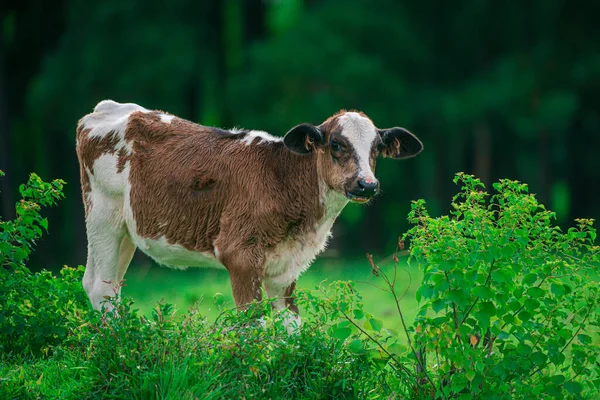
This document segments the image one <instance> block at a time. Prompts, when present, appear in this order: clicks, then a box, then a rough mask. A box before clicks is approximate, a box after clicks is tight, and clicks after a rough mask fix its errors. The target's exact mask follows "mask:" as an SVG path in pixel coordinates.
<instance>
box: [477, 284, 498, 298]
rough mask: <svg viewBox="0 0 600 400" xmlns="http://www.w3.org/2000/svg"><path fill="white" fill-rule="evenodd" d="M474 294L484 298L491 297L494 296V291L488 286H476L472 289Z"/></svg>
mask: <svg viewBox="0 0 600 400" xmlns="http://www.w3.org/2000/svg"><path fill="white" fill-rule="evenodd" d="M472 293H473V296H477V297H480V298H482V299H490V298H492V297H494V292H492V290H491V289H490V288H489V287H487V286H475V287H474V288H473V290H472Z"/></svg>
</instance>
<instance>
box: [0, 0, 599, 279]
mask: <svg viewBox="0 0 600 400" xmlns="http://www.w3.org/2000/svg"><path fill="white" fill-rule="evenodd" d="M343 3H344V4H343V6H341V5H340V1H339V0H319V1H316V0H227V1H208V2H207V1H189V0H172V1H171V2H170V3H169V7H167V8H165V7H164V5H163V4H162V3H159V2H148V1H141V0H103V1H96V2H90V1H87V0H55V1H52V2H44V1H40V0H35V1H34V0H20V1H8V2H7V1H4V2H2V7H0V27H1V28H0V65H1V67H0V168H6V169H7V170H9V169H8V168H10V171H11V176H10V178H12V179H13V180H14V181H13V182H15V184H14V185H13V184H10V183H8V182H6V183H3V185H5V186H4V187H3V188H2V191H3V196H2V197H1V198H0V207H2V208H3V210H7V209H9V208H12V203H13V202H14V198H16V197H17V195H18V193H17V190H16V189H17V186H18V185H17V183H18V182H21V180H24V179H26V178H25V177H26V176H27V174H28V173H29V171H31V170H35V171H38V172H39V173H41V174H42V175H58V174H60V176H63V177H65V179H66V180H67V181H68V182H71V183H72V184H71V185H69V187H67V188H66V190H67V199H66V200H65V203H64V204H65V207H64V208H61V209H60V210H56V211H53V212H52V213H50V214H49V216H50V219H51V220H53V226H54V227H55V228H58V229H59V230H60V232H61V235H53V236H51V237H49V238H48V239H47V241H46V242H45V243H44V244H43V245H42V246H41V248H40V249H39V252H38V253H36V255H34V257H36V258H34V261H35V262H34V264H40V265H42V264H43V263H44V262H47V261H52V262H53V263H55V264H57V265H60V263H68V264H71V265H77V264H78V263H82V262H83V260H85V235H84V224H83V213H84V212H83V206H82V204H81V199H80V197H79V187H78V186H79V185H78V184H77V183H76V182H77V181H78V179H79V178H78V176H79V169H78V167H77V164H76V158H75V157H74V147H75V144H74V137H75V132H74V131H75V125H76V122H77V120H78V119H79V118H81V116H82V115H84V114H85V113H88V112H90V111H91V110H92V109H93V107H94V105H95V104H97V103H98V102H99V101H100V100H102V99H106V98H110V99H114V100H116V101H121V102H130V101H131V102H137V103H140V104H143V105H145V106H146V107H150V108H159V109H163V110H166V111H169V112H171V113H174V114H177V115H180V116H182V117H184V118H188V119H191V120H193V121H195V122H199V123H202V124H209V125H210V124H216V125H218V126H221V127H224V128H229V127H232V126H242V127H246V128H250V129H263V130H267V131H270V132H272V133H273V134H276V135H283V134H284V133H285V132H287V130H289V129H290V128H291V127H292V126H294V125H296V124H299V123H301V122H311V123H315V124H318V123H320V122H322V121H323V119H324V118H326V117H327V116H329V115H331V114H332V113H334V112H336V111H338V110H339V109H341V108H358V109H362V110H363V111H365V112H366V113H367V114H368V115H369V116H371V117H372V118H373V120H374V122H375V123H376V124H378V125H379V126H380V127H381V128H384V127H390V126H395V125H400V126H405V127H406V128H408V129H410V130H412V131H413V132H415V133H416V134H417V135H418V137H419V138H421V139H422V140H423V142H424V144H425V151H424V152H423V154H421V155H419V157H417V158H416V159H414V160H410V161H407V162H395V161H392V160H381V161H380V162H378V166H377V170H378V171H377V175H378V177H379V178H380V180H381V184H382V189H383V196H381V197H379V198H377V200H376V201H375V203H374V206H373V207H359V206H356V205H350V206H348V207H347V208H346V209H345V210H344V212H343V213H342V215H341V216H340V219H339V221H338V222H337V223H336V229H338V231H339V234H336V241H335V242H334V243H333V245H334V246H335V247H336V248H337V249H339V250H340V251H343V252H344V254H348V253H352V252H354V253H355V254H353V255H357V254H360V253H362V252H364V251H366V249H368V250H369V251H373V252H383V249H387V251H388V252H389V251H391V250H393V248H394V246H395V241H396V240H395V237H396V236H397V235H398V234H399V233H400V232H403V231H405V230H407V229H408V224H407V223H406V219H405V216H406V214H407V213H408V212H409V211H410V208H409V204H410V200H411V199H414V198H424V199H426V200H427V204H428V208H429V210H430V212H432V213H433V214H435V215H438V214H439V213H440V212H447V210H446V208H445V206H447V204H446V202H444V201H443V199H446V198H448V197H449V196H450V195H451V193H452V192H453V190H454V188H453V186H452V184H451V179H452V175H453V173H454V172H455V171H459V170H460V171H468V172H469V173H475V174H477V176H479V177H480V178H481V179H482V181H483V182H484V183H486V184H489V183H491V182H492V181H494V180H496V179H497V178H499V177H504V176H510V177H515V178H516V179H519V180H521V181H524V182H529V183H530V185H531V191H532V192H535V193H537V194H538V198H539V199H540V200H541V201H543V202H544V203H545V204H548V205H549V206H550V207H551V208H552V210H554V211H555V212H556V213H557V217H558V222H559V223H560V224H561V226H566V224H567V223H568V221H570V220H571V219H572V217H573V216H576V215H585V216H596V217H599V216H600V200H599V199H600V190H599V189H598V185H594V184H593V183H594V182H598V181H599V180H600V176H599V171H600V157H597V156H596V153H597V149H598V148H600V134H599V131H600V117H599V116H598V110H599V109H600V56H599V55H598V46H597V43H599V42H600V28H599V27H600V25H599V24H598V21H597V19H596V17H595V16H596V15H599V14H600V2H598V1H569V0H549V1H531V2H526V3H525V4H523V3H522V2H519V1H513V2H504V3H498V2H495V1H481V0H463V1H460V2H459V3H457V2H435V3H432V2H423V1H420V0H405V1H398V0H378V1H377V2H376V4H374V2H372V1H367V0H345V1H344V2H343ZM39 38H43V40H40V39H39ZM2 214H3V215H5V216H7V215H8V213H7V212H6V211H3V212H2ZM11 217H12V215H11ZM53 217H54V218H53ZM390 232H393V234H390ZM74 243H76V244H77V246H74V245H73V244H74ZM44 265H45V264H44ZM32 267H35V265H32Z"/></svg>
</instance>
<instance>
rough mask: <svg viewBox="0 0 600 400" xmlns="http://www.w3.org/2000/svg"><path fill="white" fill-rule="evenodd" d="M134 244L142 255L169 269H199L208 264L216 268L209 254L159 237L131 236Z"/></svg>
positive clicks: (212, 257)
mask: <svg viewBox="0 0 600 400" xmlns="http://www.w3.org/2000/svg"><path fill="white" fill-rule="evenodd" d="M132 236H133V240H134V243H135V244H136V245H137V247H139V248H140V249H141V250H142V251H143V252H144V253H146V254H147V255H149V256H150V257H152V258H153V259H154V260H155V261H156V262H157V263H159V264H163V265H166V266H168V267H171V268H177V269H186V268H188V267H201V266H206V265H207V264H208V263H210V265H211V266H216V265H218V264H216V263H215V262H214V260H215V258H214V256H213V255H212V253H210V252H199V251H191V250H188V249H186V248H185V247H183V246H181V245H179V244H173V243H169V241H168V240H167V239H166V238H165V237H164V236H161V237H159V238H158V239H156V240H155V239H150V238H142V237H140V236H138V235H137V234H133V233H132Z"/></svg>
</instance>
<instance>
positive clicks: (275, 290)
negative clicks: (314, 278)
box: [265, 278, 302, 333]
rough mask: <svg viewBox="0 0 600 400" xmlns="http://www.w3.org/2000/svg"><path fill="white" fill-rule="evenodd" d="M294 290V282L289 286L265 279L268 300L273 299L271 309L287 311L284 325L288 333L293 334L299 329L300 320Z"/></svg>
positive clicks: (271, 279)
mask: <svg viewBox="0 0 600 400" xmlns="http://www.w3.org/2000/svg"><path fill="white" fill-rule="evenodd" d="M295 289H296V281H294V282H292V283H291V284H289V285H284V284H281V283H279V282H278V281H277V280H276V279H273V278H267V279H265V290H266V292H267V295H268V296H269V297H270V298H273V297H275V298H276V300H275V301H274V302H273V308H274V309H275V310H285V309H286V308H287V310H289V313H288V314H287V315H286V316H285V319H284V324H285V326H286V328H287V330H288V332H290V333H293V332H295V331H296V330H297V329H299V328H300V325H301V324H302V320H301V319H300V314H299V311H298V306H297V305H296V304H295V303H294V297H293V293H294V290H295Z"/></svg>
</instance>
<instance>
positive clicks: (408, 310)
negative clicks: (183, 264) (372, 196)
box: [122, 258, 422, 329]
mask: <svg viewBox="0 0 600 400" xmlns="http://www.w3.org/2000/svg"><path fill="white" fill-rule="evenodd" d="M142 261H144V260H142ZM376 261H377V259H376ZM383 261H384V262H383V263H380V264H379V266H380V268H381V269H382V270H383V271H384V272H386V273H388V274H390V275H393V269H394V265H393V261H392V260H391V259H390V260H389V261H385V260H383ZM421 277H422V274H421V272H420V271H419V270H418V268H416V267H414V266H411V267H409V266H407V265H406V263H402V262H401V263H400V264H399V265H398V270H397V283H396V289H397V291H398V292H399V293H405V292H406V293H405V294H404V297H403V298H402V302H401V306H402V311H403V313H404V315H405V317H406V318H407V322H409V323H410V322H412V321H413V320H414V317H415V315H416V313H417V306H418V305H417V301H416V300H415V291H416V290H417V288H418V287H419V284H420V281H421ZM336 280H351V281H354V282H355V283H356V288H357V289H358V291H359V293H360V294H361V296H362V298H363V301H364V304H365V311H367V312H370V313H372V314H373V315H375V316H376V317H377V318H380V319H382V320H383V321H384V322H385V326H386V327H388V328H394V329H398V328H400V327H401V323H400V319H399V317H398V312H397V310H396V306H395V304H394V302H393V299H392V297H391V296H390V295H389V294H388V293H385V292H383V291H381V290H380V289H378V288H377V287H374V286H373V285H383V281H382V280H381V278H377V277H375V276H374V275H373V274H372V273H371V267H370V265H369V263H368V261H367V260H366V259H362V260H361V259H355V260H340V259H334V258H325V259H320V260H317V261H316V262H315V264H314V265H313V266H312V267H311V268H310V269H309V270H308V271H307V272H305V273H304V274H303V275H302V276H301V277H300V279H299V280H298V287H299V288H305V289H309V290H312V289H315V287H316V286H318V285H320V284H321V283H322V282H323V284H324V285H327V284H328V283H330V282H333V281H336ZM125 285H126V286H125V287H124V288H123V293H122V294H123V296H128V297H132V298H133V300H134V301H135V303H136V304H135V308H138V309H139V310H140V311H141V312H143V313H147V312H148V311H149V310H150V309H152V308H153V307H154V305H155V304H156V302H157V301H159V300H161V299H164V301H165V302H167V303H171V304H174V305H175V306H176V307H177V309H178V310H180V311H184V310H186V309H188V308H189V307H190V306H192V305H193V304H194V303H196V302H198V304H199V309H200V312H201V313H202V314H203V315H206V316H207V317H209V319H214V318H216V316H217V315H218V311H217V309H216V307H215V306H214V305H213V302H212V298H213V296H214V295H215V294H216V293H221V294H222V295H223V296H224V297H225V299H226V301H227V302H228V305H229V306H232V307H233V306H234V302H233V297H232V295H231V287H230V285H229V274H228V273H227V271H226V270H224V269H217V268H211V267H205V268H190V269H188V270H185V271H179V270H172V269H169V268H166V267H161V266H158V265H156V264H153V263H151V262H150V261H148V262H147V263H144V262H139V261H138V262H137V263H135V264H132V265H131V266H130V267H129V270H128V272H127V275H126V281H125ZM300 312H301V313H302V310H300Z"/></svg>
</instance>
